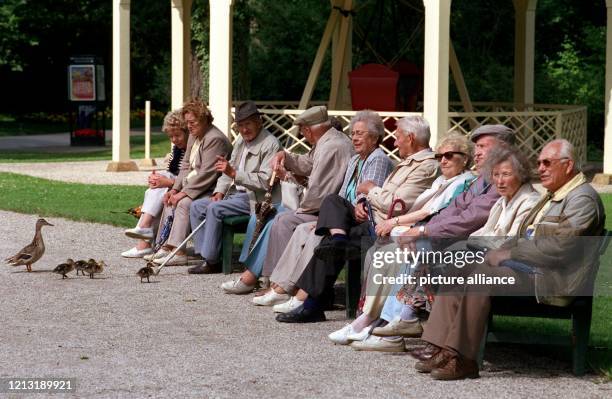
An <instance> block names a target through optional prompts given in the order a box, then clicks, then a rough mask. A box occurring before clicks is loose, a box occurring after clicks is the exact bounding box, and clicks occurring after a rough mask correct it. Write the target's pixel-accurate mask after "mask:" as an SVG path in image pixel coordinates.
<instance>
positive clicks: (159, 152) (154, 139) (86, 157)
mask: <svg viewBox="0 0 612 399" xmlns="http://www.w3.org/2000/svg"><path fill="white" fill-rule="evenodd" d="M169 151H170V140H168V137H167V136H166V135H165V134H152V135H151V157H153V158H160V157H163V156H165V155H166V154H167V153H168V152H169ZM111 157H112V148H111V147H110V146H106V147H100V150H99V151H98V150H93V151H88V152H71V153H58V152H54V153H51V152H40V151H37V152H32V151H14V150H11V151H7V150H0V162H6V163H13V162H70V161H99V160H110V159H111ZM130 157H131V158H132V159H140V158H144V136H131V137H130Z"/></svg>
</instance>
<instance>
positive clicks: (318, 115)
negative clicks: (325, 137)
mask: <svg viewBox="0 0 612 399" xmlns="http://www.w3.org/2000/svg"><path fill="white" fill-rule="evenodd" d="M328 120H329V117H328V116H327V107H325V105H318V106H316V107H310V108H308V109H307V110H306V111H304V112H302V114H301V115H300V116H298V117H297V118H295V120H294V121H293V124H294V125H306V126H312V125H316V124H318V123H323V122H327V121H328Z"/></svg>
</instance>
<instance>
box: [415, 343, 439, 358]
mask: <svg viewBox="0 0 612 399" xmlns="http://www.w3.org/2000/svg"><path fill="white" fill-rule="evenodd" d="M439 351H440V347H439V346H436V345H434V344H430V343H427V345H425V346H423V347H421V348H418V349H415V350H413V351H412V352H410V355H411V356H412V357H414V358H415V359H417V360H427V359H431V357H432V356H433V355H435V354H436V353H438V352H439Z"/></svg>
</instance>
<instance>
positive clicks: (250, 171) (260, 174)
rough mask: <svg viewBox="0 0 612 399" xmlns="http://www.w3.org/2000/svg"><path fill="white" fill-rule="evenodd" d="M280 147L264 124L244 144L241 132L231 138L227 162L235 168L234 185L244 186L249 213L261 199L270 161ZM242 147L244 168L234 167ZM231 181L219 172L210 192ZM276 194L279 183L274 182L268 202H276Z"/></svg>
mask: <svg viewBox="0 0 612 399" xmlns="http://www.w3.org/2000/svg"><path fill="white" fill-rule="evenodd" d="M280 150H281V145H280V143H279V142H278V139H277V138H276V137H274V136H273V135H272V134H271V133H270V132H269V131H268V130H267V129H264V128H262V129H261V131H260V132H259V134H258V135H257V137H255V139H254V140H253V141H252V142H251V143H250V144H249V146H248V147H247V146H246V145H245V142H244V140H243V139H242V136H238V138H237V139H236V141H235V142H234V150H233V151H232V155H231V157H230V165H232V167H233V168H235V169H236V178H235V179H234V183H235V185H236V186H243V187H245V188H246V189H247V194H248V195H249V204H250V206H251V212H253V213H254V212H255V204H256V203H257V202H261V201H263V200H264V195H265V194H266V191H267V190H268V187H269V184H270V178H271V177H272V166H271V164H270V161H271V159H272V157H274V155H275V154H276V153H277V152H279V151H280ZM244 151H247V154H246V159H245V162H244V170H241V171H238V170H237V169H238V164H239V163H240V159H241V157H242V154H243V152H244ZM231 185H232V179H231V178H230V177H229V176H228V175H226V174H222V175H221V177H220V178H219V180H217V186H216V187H215V189H214V192H215V193H223V194H225V193H226V192H227V190H229V189H230V186H231ZM234 188H235V187H234ZM280 198H281V194H280V184H276V185H275V186H274V189H273V190H272V203H273V204H276V203H278V202H280Z"/></svg>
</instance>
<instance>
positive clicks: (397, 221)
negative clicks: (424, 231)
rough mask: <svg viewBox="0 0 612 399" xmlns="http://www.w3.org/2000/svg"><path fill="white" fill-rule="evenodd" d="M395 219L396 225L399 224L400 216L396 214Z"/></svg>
mask: <svg viewBox="0 0 612 399" xmlns="http://www.w3.org/2000/svg"><path fill="white" fill-rule="evenodd" d="M393 220H394V223H395V225H396V226H399V216H396V217H395V219H393Z"/></svg>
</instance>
